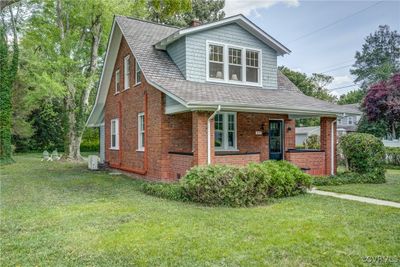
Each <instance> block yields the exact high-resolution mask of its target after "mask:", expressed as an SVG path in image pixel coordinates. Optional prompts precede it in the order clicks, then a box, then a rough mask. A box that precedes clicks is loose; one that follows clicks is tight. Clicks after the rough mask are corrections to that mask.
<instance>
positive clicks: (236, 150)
mask: <svg viewBox="0 0 400 267" xmlns="http://www.w3.org/2000/svg"><path fill="white" fill-rule="evenodd" d="M215 152H239V149H235V148H232V149H215Z"/></svg>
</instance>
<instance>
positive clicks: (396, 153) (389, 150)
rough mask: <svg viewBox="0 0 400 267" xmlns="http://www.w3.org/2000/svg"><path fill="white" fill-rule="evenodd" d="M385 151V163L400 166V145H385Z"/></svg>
mask: <svg viewBox="0 0 400 267" xmlns="http://www.w3.org/2000/svg"><path fill="white" fill-rule="evenodd" d="M385 153H386V157H385V161H386V164H388V165H394V166H400V147H385Z"/></svg>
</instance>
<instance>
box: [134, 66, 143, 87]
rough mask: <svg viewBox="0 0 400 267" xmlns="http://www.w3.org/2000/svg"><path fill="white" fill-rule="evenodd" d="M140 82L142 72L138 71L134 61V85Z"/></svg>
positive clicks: (138, 68)
mask: <svg viewBox="0 0 400 267" xmlns="http://www.w3.org/2000/svg"><path fill="white" fill-rule="evenodd" d="M141 82H142V70H141V69H140V66H139V64H138V63H137V61H136V68H135V85H137V84H140V83H141Z"/></svg>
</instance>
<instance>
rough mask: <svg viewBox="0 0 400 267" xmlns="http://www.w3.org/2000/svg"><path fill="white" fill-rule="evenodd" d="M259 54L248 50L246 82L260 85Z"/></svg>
mask: <svg viewBox="0 0 400 267" xmlns="http://www.w3.org/2000/svg"><path fill="white" fill-rule="evenodd" d="M258 55H259V52H257V51H252V50H246V82H252V83H258V81H259V77H258V76H259V72H260V71H259V69H260V66H259V60H258Z"/></svg>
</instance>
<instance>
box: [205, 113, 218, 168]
mask: <svg viewBox="0 0 400 267" xmlns="http://www.w3.org/2000/svg"><path fill="white" fill-rule="evenodd" d="M220 110H221V105H218V108H217V109H216V110H215V111H214V113H213V114H211V116H210V117H209V118H208V120H207V164H208V165H210V164H211V120H212V119H214V117H215V115H216V114H217V113H218V112H219V111H220Z"/></svg>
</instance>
